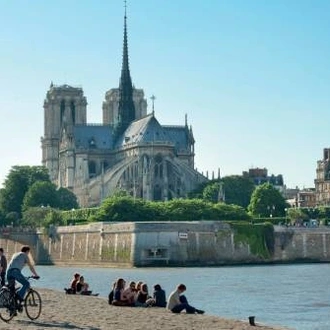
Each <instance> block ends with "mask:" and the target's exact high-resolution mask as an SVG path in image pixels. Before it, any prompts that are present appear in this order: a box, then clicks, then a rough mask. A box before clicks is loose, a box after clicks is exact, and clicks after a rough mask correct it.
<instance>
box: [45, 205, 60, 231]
mask: <svg viewBox="0 0 330 330" xmlns="http://www.w3.org/2000/svg"><path fill="white" fill-rule="evenodd" d="M51 225H52V226H61V225H64V221H63V217H62V215H61V212H60V211H58V210H54V209H50V211H49V212H48V213H47V214H46V217H45V221H44V223H43V226H44V227H45V228H48V227H49V226H51Z"/></svg>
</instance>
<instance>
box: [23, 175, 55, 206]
mask: <svg viewBox="0 0 330 330" xmlns="http://www.w3.org/2000/svg"><path fill="white" fill-rule="evenodd" d="M58 204H59V201H58V195H57V191H56V186H55V185H54V184H53V183H51V182H47V181H37V182H35V183H34V184H33V185H32V186H31V187H30V188H29V190H28V191H27V192H26V194H25V196H24V199H23V210H27V209H28V208H29V207H34V206H39V207H41V206H42V205H44V206H46V205H47V206H50V207H55V208H56V207H58Z"/></svg>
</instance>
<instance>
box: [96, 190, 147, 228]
mask: <svg viewBox="0 0 330 330" xmlns="http://www.w3.org/2000/svg"><path fill="white" fill-rule="evenodd" d="M149 214H150V212H148V207H147V203H146V202H145V201H144V200H142V199H134V198H133V197H130V196H122V197H117V196H114V197H110V198H107V199H106V200H105V201H104V202H103V203H102V205H101V207H100V209H99V211H98V213H97V214H96V215H95V219H96V220H97V221H116V222H117V221H141V220H149V219H148V215H149Z"/></svg>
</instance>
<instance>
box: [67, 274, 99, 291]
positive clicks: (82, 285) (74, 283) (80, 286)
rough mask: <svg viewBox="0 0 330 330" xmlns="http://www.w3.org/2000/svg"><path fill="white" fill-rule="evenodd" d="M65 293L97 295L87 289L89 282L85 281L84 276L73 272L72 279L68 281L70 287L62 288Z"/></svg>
mask: <svg viewBox="0 0 330 330" xmlns="http://www.w3.org/2000/svg"><path fill="white" fill-rule="evenodd" d="M64 290H65V292H66V293H68V294H76V293H78V294H82V295H87V296H90V295H93V296H98V293H94V294H93V293H92V290H89V284H88V283H87V282H85V278H84V276H82V275H80V274H78V273H75V274H74V275H73V279H72V280H71V283H70V288H65V289H64Z"/></svg>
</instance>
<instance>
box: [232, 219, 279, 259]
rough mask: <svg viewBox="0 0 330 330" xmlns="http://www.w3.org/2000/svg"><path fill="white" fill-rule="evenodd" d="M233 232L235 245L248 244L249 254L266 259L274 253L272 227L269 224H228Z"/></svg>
mask: <svg viewBox="0 0 330 330" xmlns="http://www.w3.org/2000/svg"><path fill="white" fill-rule="evenodd" d="M230 225H231V227H232V228H233V229H234V231H235V235H234V241H235V244H237V243H239V242H243V243H246V244H249V246H250V249H251V253H253V254H254V255H257V256H259V257H262V258H265V259H268V258H270V256H271V255H272V254H273V253H274V247H275V242H274V227H273V225H272V224H270V223H264V224H258V225H253V224H250V223H247V222H239V223H234V222H232V223H230Z"/></svg>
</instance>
